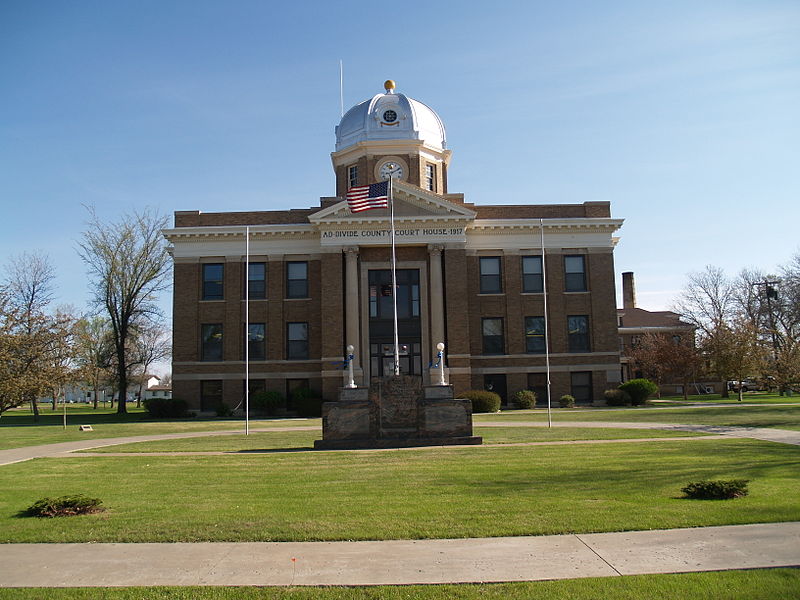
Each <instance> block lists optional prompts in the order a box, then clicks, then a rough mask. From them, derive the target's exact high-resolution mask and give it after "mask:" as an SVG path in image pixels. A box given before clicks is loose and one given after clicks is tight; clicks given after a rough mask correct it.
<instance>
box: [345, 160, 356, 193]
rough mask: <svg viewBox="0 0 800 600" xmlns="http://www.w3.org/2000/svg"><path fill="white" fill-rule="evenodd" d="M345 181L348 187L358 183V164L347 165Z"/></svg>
mask: <svg viewBox="0 0 800 600" xmlns="http://www.w3.org/2000/svg"><path fill="white" fill-rule="evenodd" d="M347 182H348V186H347V187H348V188H351V187H355V186H357V185H358V166H357V165H353V166H351V167H347Z"/></svg>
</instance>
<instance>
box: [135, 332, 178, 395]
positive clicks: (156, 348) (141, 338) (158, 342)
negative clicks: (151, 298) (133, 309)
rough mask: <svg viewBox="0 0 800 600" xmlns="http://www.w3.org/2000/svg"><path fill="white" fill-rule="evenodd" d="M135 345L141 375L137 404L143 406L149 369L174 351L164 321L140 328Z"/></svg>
mask: <svg viewBox="0 0 800 600" xmlns="http://www.w3.org/2000/svg"><path fill="white" fill-rule="evenodd" d="M133 345H134V355H135V357H136V358H135V360H136V363H137V364H138V366H139V375H140V377H139V394H138V396H137V400H136V406H141V403H142V392H143V389H144V385H145V381H146V378H147V371H148V370H149V369H150V367H152V366H153V364H154V363H157V362H158V361H160V360H163V359H165V358H168V357H169V356H170V354H171V353H172V344H171V343H170V333H169V330H168V329H167V328H166V327H165V326H164V325H163V323H146V324H145V325H144V326H142V327H139V328H138V331H137V332H136V337H135V340H134V344H133Z"/></svg>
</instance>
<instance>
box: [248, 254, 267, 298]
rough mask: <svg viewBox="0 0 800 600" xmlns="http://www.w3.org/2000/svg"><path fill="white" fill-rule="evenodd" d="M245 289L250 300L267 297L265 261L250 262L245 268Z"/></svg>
mask: <svg viewBox="0 0 800 600" xmlns="http://www.w3.org/2000/svg"><path fill="white" fill-rule="evenodd" d="M247 290H248V297H249V298H250V300H263V299H264V298H266V297H267V263H263V262H256V263H253V262H251V263H250V264H249V266H248V268H247Z"/></svg>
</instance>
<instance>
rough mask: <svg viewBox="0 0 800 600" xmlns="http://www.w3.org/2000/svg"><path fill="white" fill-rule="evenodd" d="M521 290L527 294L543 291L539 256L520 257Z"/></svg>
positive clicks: (540, 258)
mask: <svg viewBox="0 0 800 600" xmlns="http://www.w3.org/2000/svg"><path fill="white" fill-rule="evenodd" d="M522 291H523V292H526V293H529V294H530V293H541V292H543V291H544V278H543V277H542V257H541V256H523V257H522Z"/></svg>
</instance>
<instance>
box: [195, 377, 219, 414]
mask: <svg viewBox="0 0 800 600" xmlns="http://www.w3.org/2000/svg"><path fill="white" fill-rule="evenodd" d="M221 404H222V381H221V380H219V379H212V380H205V381H201V382H200V411H201V412H212V411H215V410H217V409H218V408H219V407H220V405H221Z"/></svg>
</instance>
